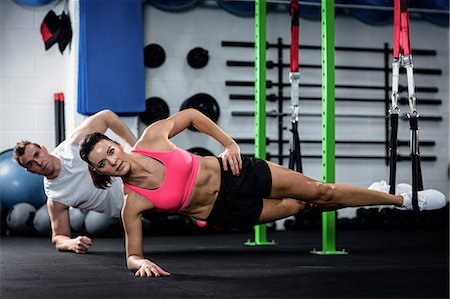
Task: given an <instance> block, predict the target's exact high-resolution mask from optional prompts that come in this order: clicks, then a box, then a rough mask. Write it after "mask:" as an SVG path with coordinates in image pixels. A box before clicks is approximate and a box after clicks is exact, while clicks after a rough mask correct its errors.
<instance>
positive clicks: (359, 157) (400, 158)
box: [242, 153, 437, 162]
mask: <svg viewBox="0 0 450 299" xmlns="http://www.w3.org/2000/svg"><path fill="white" fill-rule="evenodd" d="M242 155H244V156H249V157H254V154H251V153H244V154H242ZM266 156H267V159H268V160H270V159H271V158H281V157H282V158H289V155H273V154H271V153H267V154H266ZM302 158H305V159H322V155H302ZM335 158H336V159H354V160H386V158H388V157H386V156H373V155H370V156H363V155H336V156H335ZM410 160H411V158H410V157H409V156H403V155H397V161H398V162H401V161H410ZM420 160H421V161H436V160H437V157H436V156H421V157H420Z"/></svg>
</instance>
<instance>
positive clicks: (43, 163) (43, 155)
mask: <svg viewBox="0 0 450 299" xmlns="http://www.w3.org/2000/svg"><path fill="white" fill-rule="evenodd" d="M19 162H20V165H22V166H23V167H25V168H26V170H27V171H29V172H32V173H36V174H40V175H43V176H49V175H51V174H52V173H53V171H54V170H55V165H54V161H53V159H52V158H51V156H50V154H49V152H48V151H47V149H46V148H45V147H44V146H42V147H41V148H39V147H38V146H36V145H34V144H28V145H27V146H26V147H25V153H24V154H23V155H22V156H20V157H19Z"/></svg>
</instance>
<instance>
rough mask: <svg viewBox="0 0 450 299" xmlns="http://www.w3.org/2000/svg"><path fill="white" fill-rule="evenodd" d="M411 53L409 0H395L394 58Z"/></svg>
mask: <svg viewBox="0 0 450 299" xmlns="http://www.w3.org/2000/svg"><path fill="white" fill-rule="evenodd" d="M400 54H403V55H404V56H409V55H411V46H410V43H409V13H408V4H407V0H395V1H394V58H399V57H400Z"/></svg>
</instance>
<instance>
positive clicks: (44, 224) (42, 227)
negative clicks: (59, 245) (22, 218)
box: [33, 204, 52, 237]
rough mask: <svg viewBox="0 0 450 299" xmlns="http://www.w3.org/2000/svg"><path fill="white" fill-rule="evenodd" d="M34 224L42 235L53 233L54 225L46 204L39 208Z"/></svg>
mask: <svg viewBox="0 0 450 299" xmlns="http://www.w3.org/2000/svg"><path fill="white" fill-rule="evenodd" d="M33 225H34V228H35V229H36V231H37V232H38V233H39V234H40V235H42V236H46V237H49V236H51V235H52V226H51V222H50V216H49V215H48V209H47V205H46V204H45V205H43V206H42V207H40V208H39V209H38V210H37V212H36V214H35V215H34V220H33Z"/></svg>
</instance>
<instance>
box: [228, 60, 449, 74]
mask: <svg viewBox="0 0 450 299" xmlns="http://www.w3.org/2000/svg"><path fill="white" fill-rule="evenodd" d="M226 65H227V66H235V67H254V66H255V63H254V62H253V61H240V60H227V62H226ZM290 66H291V65H290V64H289V63H282V64H279V63H274V62H273V61H270V60H269V61H267V64H266V67H267V68H268V69H272V68H276V67H282V68H289V67H290ZM299 67H300V68H313V69H321V68H322V65H320V64H299ZM334 68H335V69H336V70H352V71H380V72H385V71H386V69H385V68H384V67H376V66H350V65H336V66H335V67H334ZM389 71H390V72H392V68H389ZM400 73H406V71H405V70H404V68H401V69H400ZM414 73H415V74H421V75H442V71H441V70H440V69H423V68H415V69H414Z"/></svg>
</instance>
